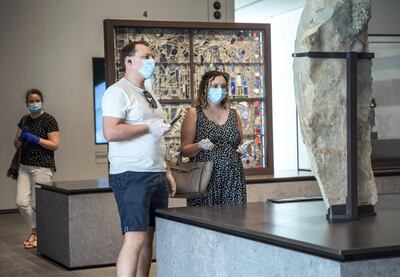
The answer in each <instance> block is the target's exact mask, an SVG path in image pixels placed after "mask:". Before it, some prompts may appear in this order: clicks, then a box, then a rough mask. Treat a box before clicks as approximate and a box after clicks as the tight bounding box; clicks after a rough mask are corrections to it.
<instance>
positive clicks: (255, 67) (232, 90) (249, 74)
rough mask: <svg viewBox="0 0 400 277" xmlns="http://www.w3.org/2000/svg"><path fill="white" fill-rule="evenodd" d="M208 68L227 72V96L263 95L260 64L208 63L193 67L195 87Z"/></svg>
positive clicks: (262, 71)
mask: <svg viewBox="0 0 400 277" xmlns="http://www.w3.org/2000/svg"><path fill="white" fill-rule="evenodd" d="M210 70H219V71H222V72H226V73H228V74H229V84H228V89H229V91H228V92H229V96H231V98H234V97H247V98H260V97H264V90H263V87H264V86H263V84H264V78H263V76H264V68H263V66H262V65H260V64H252V65H250V64H233V63H232V64H229V65H224V64H210V65H201V66H196V67H195V72H194V80H195V84H196V86H195V87H198V84H199V83H200V80H201V77H202V76H203V74H204V73H206V72H207V71H210Z"/></svg>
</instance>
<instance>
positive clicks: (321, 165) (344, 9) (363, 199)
mask: <svg viewBox="0 0 400 277" xmlns="http://www.w3.org/2000/svg"><path fill="white" fill-rule="evenodd" d="M369 19H370V1H369V0H308V1H307V2H306V6H305V8H304V10H303V14H302V17H301V20H300V24H299V28H298V33H297V39H296V43H295V52H296V53H301V52H310V51H318V52H348V51H355V52H367V50H368V49H367V25H368V20H369ZM357 66H358V70H357V74H358V77H357V86H358V91H357V98H358V100H357V101H358V106H357V126H358V134H357V140H358V203H359V205H366V204H375V203H376V201H377V192H376V185H375V180H374V177H373V173H372V168H371V159H370V155H371V142H370V126H369V106H370V102H371V98H372V81H371V61H370V60H358V63H357ZM293 69H294V83H295V93H296V105H297V110H298V113H299V119H300V127H301V132H302V136H303V139H304V143H305V145H306V148H307V151H308V154H309V157H310V162H311V168H312V170H313V172H314V174H315V177H316V179H317V181H318V184H319V187H320V189H321V193H322V196H323V198H324V202H325V205H326V207H327V208H329V207H331V206H333V205H341V204H345V203H346V196H347V137H346V136H347V131H346V128H347V123H346V116H347V114H346V99H347V84H346V83H347V76H346V74H347V69H346V60H344V59H320V58H305V57H304V58H295V59H294V64H293Z"/></svg>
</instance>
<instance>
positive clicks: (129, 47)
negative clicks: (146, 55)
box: [119, 40, 149, 71]
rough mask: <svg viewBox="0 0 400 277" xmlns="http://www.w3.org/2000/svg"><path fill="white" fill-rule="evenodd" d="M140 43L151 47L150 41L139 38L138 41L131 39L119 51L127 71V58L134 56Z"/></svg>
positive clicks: (123, 66)
mask: <svg viewBox="0 0 400 277" xmlns="http://www.w3.org/2000/svg"><path fill="white" fill-rule="evenodd" d="M138 44H143V45H146V46H147V47H149V43H148V42H147V41H144V40H138V41H129V43H127V44H126V45H125V46H124V47H123V48H122V49H121V51H120V52H119V62H120V64H121V66H122V68H123V69H124V71H125V58H126V57H130V56H134V55H135V52H136V45H138Z"/></svg>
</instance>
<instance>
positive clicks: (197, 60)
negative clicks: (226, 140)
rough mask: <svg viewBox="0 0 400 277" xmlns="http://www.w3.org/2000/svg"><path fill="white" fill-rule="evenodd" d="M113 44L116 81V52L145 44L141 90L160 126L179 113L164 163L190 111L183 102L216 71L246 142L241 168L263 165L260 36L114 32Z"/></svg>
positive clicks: (227, 32)
mask: <svg viewBox="0 0 400 277" xmlns="http://www.w3.org/2000/svg"><path fill="white" fill-rule="evenodd" d="M114 39H115V40H114V44H115V52H114V54H115V70H116V71H115V73H116V75H115V76H116V80H118V79H120V78H122V76H123V70H122V66H121V65H120V63H119V52H120V50H121V49H122V47H123V46H124V45H125V44H126V43H128V41H129V40H131V41H136V40H145V41H147V42H148V43H149V44H150V46H151V48H152V49H153V51H154V52H155V54H156V57H155V59H156V72H155V78H154V79H152V80H151V81H150V82H147V85H150V86H151V88H152V91H153V92H154V93H155V94H156V95H157V96H158V98H159V100H160V101H161V103H162V105H163V109H164V112H165V122H171V120H172V119H173V118H175V117H176V116H177V115H178V114H179V113H181V112H182V117H181V118H180V119H179V120H178V122H177V123H176V124H174V126H173V129H172V131H171V132H170V133H169V134H167V135H166V137H165V141H166V153H167V158H168V159H169V160H173V161H174V160H176V159H177V154H178V151H179V148H180V131H181V124H182V121H183V119H184V117H185V115H186V112H187V109H188V108H189V107H190V106H191V105H190V104H188V103H187V102H188V100H190V101H191V103H194V101H195V98H196V90H197V88H198V86H199V83H200V80H201V77H202V75H203V74H204V73H205V72H207V71H209V70H220V71H223V72H227V73H228V74H229V84H228V88H229V97H230V100H231V101H230V102H231V106H232V107H233V108H235V109H236V110H238V111H239V113H240V115H241V119H242V125H243V133H244V141H245V142H246V141H249V142H250V141H251V143H249V145H248V147H247V152H246V154H244V155H243V156H242V161H243V165H244V167H245V168H263V167H265V166H266V161H265V160H266V159H265V156H266V154H265V149H266V135H265V133H264V132H265V129H266V128H265V126H264V123H263V122H266V118H265V106H264V102H263V100H262V99H265V90H264V88H265V82H266V80H265V79H264V76H265V72H264V68H265V64H264V53H263V51H264V37H263V32H261V31H250V30H218V29H212V30H210V29H197V30H196V29H184V28H182V29H173V28H171V29H170V28H155V29H154V28H133V27H116V28H115V29H114ZM191 59H192V60H191ZM192 78H193V79H192ZM192 88H194V90H195V92H192V91H191V90H192ZM246 98H248V99H249V100H244V99H246ZM164 100H165V101H164ZM163 101H164V102H163ZM184 101H186V102H184Z"/></svg>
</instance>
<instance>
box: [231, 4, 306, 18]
mask: <svg viewBox="0 0 400 277" xmlns="http://www.w3.org/2000/svg"><path fill="white" fill-rule="evenodd" d="M234 1H235V21H236V22H267V21H268V19H270V18H271V17H274V16H277V15H280V14H284V13H287V12H290V11H293V10H296V9H299V8H302V7H304V4H305V2H306V0H234Z"/></svg>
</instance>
